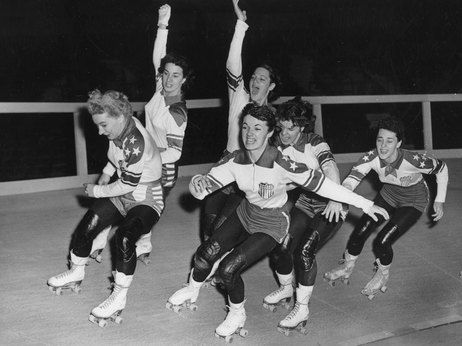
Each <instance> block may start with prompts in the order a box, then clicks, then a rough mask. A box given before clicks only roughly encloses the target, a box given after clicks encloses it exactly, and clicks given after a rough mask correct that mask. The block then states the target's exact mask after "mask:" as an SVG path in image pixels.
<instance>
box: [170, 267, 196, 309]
mask: <svg viewBox="0 0 462 346" xmlns="http://www.w3.org/2000/svg"><path fill="white" fill-rule="evenodd" d="M202 284H203V283H202V282H197V281H194V279H193V270H191V275H190V276H189V284H188V285H187V286H185V287H183V288H180V289H179V290H178V291H176V292H175V293H173V295H172V296H171V297H170V298H168V300H167V304H166V305H165V307H166V308H167V309H169V310H172V311H173V312H176V313H177V314H178V313H180V311H181V310H182V309H183V308H187V309H189V310H191V311H196V310H197V305H196V300H197V297H198V296H199V290H200V288H201V286H202Z"/></svg>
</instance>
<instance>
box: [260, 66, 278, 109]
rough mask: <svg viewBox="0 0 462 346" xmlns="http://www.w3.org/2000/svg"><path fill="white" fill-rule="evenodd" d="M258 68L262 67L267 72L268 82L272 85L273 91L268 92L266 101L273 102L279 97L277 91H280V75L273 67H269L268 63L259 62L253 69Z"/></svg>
mask: <svg viewBox="0 0 462 346" xmlns="http://www.w3.org/2000/svg"><path fill="white" fill-rule="evenodd" d="M259 67H262V68H264V69H265V70H267V71H268V72H269V76H270V82H271V83H274V88H273V90H270V92H269V93H268V101H269V102H273V101H274V100H276V99H277V98H278V97H279V90H280V89H281V85H282V81H281V77H280V74H279V72H278V70H277V69H276V68H275V67H274V66H272V65H270V64H269V63H268V62H265V61H263V62H261V63H260V64H258V65H257V66H256V67H255V69H257V68H259Z"/></svg>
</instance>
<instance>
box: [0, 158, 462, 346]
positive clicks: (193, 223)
mask: <svg viewBox="0 0 462 346" xmlns="http://www.w3.org/2000/svg"><path fill="white" fill-rule="evenodd" d="M446 162H447V163H448V166H449V172H450V184H449V189H448V197H447V201H446V204H445V215H444V218H443V219H442V221H440V223H439V224H438V225H436V226H435V227H433V228H430V227H429V226H428V224H427V222H428V218H427V216H425V215H424V216H423V217H422V218H421V219H420V220H419V222H418V224H416V225H415V226H414V227H413V228H412V229H411V230H410V231H409V232H408V233H407V234H405V235H404V236H403V237H402V238H401V239H400V240H399V241H398V242H397V244H395V246H394V254H395V256H394V261H393V263H392V267H391V270H390V281H389V283H388V291H387V292H386V293H385V294H380V295H378V296H377V297H376V298H375V299H374V300H372V301H369V300H368V299H367V298H366V297H364V296H362V295H361V294H360V291H361V289H362V287H363V286H364V285H365V284H366V283H367V282H368V280H369V279H370V278H371V276H372V263H373V260H374V257H373V254H372V251H371V241H372V239H373V237H371V238H370V239H369V240H368V242H367V243H366V245H365V248H364V251H363V253H362V255H361V257H360V258H359V260H358V262H357V266H356V268H355V272H354V273H353V275H352V277H351V280H350V281H351V284H350V285H348V286H347V285H344V284H340V283H339V284H337V285H336V286H335V287H330V286H329V285H328V284H327V283H326V282H325V281H323V280H322V275H323V273H324V272H325V271H327V270H329V269H331V268H332V267H333V266H336V265H337V261H338V260H339V259H340V257H341V255H342V253H343V251H344V247H345V244H346V241H347V239H348V236H349V234H350V232H351V230H352V220H353V221H354V219H355V218H357V216H358V215H359V212H358V210H357V209H354V208H352V210H351V213H350V216H349V219H348V220H349V221H348V222H346V223H345V224H344V226H343V227H342V228H341V230H340V231H339V232H338V233H337V235H336V236H335V237H334V238H333V239H331V241H330V242H329V243H327V244H326V245H325V246H324V247H323V248H322V249H321V250H320V251H319V252H318V256H317V260H318V277H317V282H316V286H315V290H314V292H313V296H312V299H311V301H310V306H309V308H310V319H309V322H308V325H307V327H308V329H309V333H308V335H302V334H300V333H297V332H294V333H292V334H291V335H290V336H289V337H286V336H284V335H283V334H281V333H279V332H278V331H277V329H276V327H277V324H278V322H279V321H280V320H281V319H282V318H283V317H284V316H285V315H286V314H287V311H286V310H285V309H283V308H279V309H278V310H277V311H276V312H274V313H273V312H270V311H268V310H265V309H263V308H262V304H261V303H262V299H263V297H264V296H265V295H266V294H268V293H269V292H271V291H272V290H274V289H276V288H277V283H276V281H275V279H274V277H273V274H272V272H271V270H270V268H269V261H268V258H263V259H262V260H261V261H260V262H259V263H257V264H256V265H254V266H253V267H251V268H250V269H249V270H247V271H246V272H245V273H244V274H243V277H244V281H245V284H246V298H247V302H246V312H247V322H246V325H245V328H246V329H248V331H249V334H248V336H247V337H246V338H245V339H244V338H241V337H239V336H237V335H236V336H235V338H234V341H233V343H234V344H237V345H241V344H242V345H244V344H245V345H359V344H368V343H369V344H371V345H462V279H461V278H460V277H459V272H460V271H462V227H461V225H462V209H461V205H462V191H461V188H462V159H451V160H446ZM340 168H341V171H342V173H343V176H344V174H345V173H346V172H347V170H348V168H349V165H340ZM188 182H189V179H188V178H181V179H180V180H179V182H178V184H177V186H176V187H175V189H174V190H173V191H172V193H171V195H170V196H169V198H168V201H167V206H166V209H165V212H164V214H163V216H162V218H161V219H160V221H159V223H158V224H157V225H156V226H155V229H154V232H153V237H152V243H153V251H152V253H151V261H152V262H151V263H150V264H149V265H147V266H145V265H144V264H142V263H141V262H138V265H137V268H136V273H135V279H134V281H133V284H132V286H131V287H130V289H129V292H128V301H127V306H126V308H125V310H124V312H123V314H122V317H123V318H124V321H123V323H122V324H121V325H116V324H113V323H109V325H108V326H107V327H106V328H100V327H98V326H97V325H95V324H92V323H90V322H89V321H88V315H89V313H90V311H91V309H92V308H93V307H95V306H96V305H98V304H99V303H101V302H102V301H103V300H104V299H106V297H107V296H108V295H109V293H110V291H109V290H108V289H107V288H108V287H109V279H108V277H109V276H110V275H111V251H109V249H106V251H105V252H104V253H103V262H102V263H101V264H98V263H96V262H94V261H92V262H91V263H90V265H89V266H88V267H86V277H85V280H84V281H83V283H82V292H81V293H80V294H78V295H77V294H74V293H71V292H69V291H67V292H65V293H64V294H63V295H62V296H56V295H53V294H51V293H50V292H49V290H48V288H47V285H46V281H47V279H48V278H49V277H50V276H53V275H56V274H58V273H60V272H62V271H63V270H65V269H66V261H67V254H68V247H69V241H70V237H71V234H72V232H73V230H74V228H75V227H76V225H77V223H78V222H79V220H80V219H81V217H82V216H83V214H84V213H85V210H86V207H85V204H86V203H87V202H88V200H86V199H85V198H84V197H83V189H74V190H63V191H53V192H45V193H36V194H25V195H17V196H8V197H0V220H1V222H0V249H1V251H0V278H1V279H0V299H1V304H0V345H64V344H68V345H223V344H225V342H224V340H219V339H217V338H215V337H214V330H215V328H216V327H217V326H218V324H219V323H221V321H222V320H223V319H224V318H225V316H226V312H225V310H224V308H225V300H224V296H223V295H222V294H221V293H220V292H219V291H218V290H217V289H215V288H213V287H208V288H202V289H201V293H200V296H199V299H198V302H197V304H198V306H199V309H198V311H196V312H191V311H189V310H187V311H185V312H182V313H181V314H180V315H178V314H175V313H174V312H172V311H170V310H167V309H166V308H165V303H166V300H167V298H168V297H169V296H170V295H171V294H172V293H173V292H175V290H177V289H178V288H180V287H182V285H183V283H185V282H186V280H187V276H188V273H189V270H190V263H191V258H192V255H193V253H194V252H195V250H196V248H197V246H198V245H199V244H200V240H199V211H200V202H198V201H195V200H193V199H192V197H190V195H189V193H188V189H187V185H188ZM358 192H360V193H362V194H364V195H365V196H367V197H373V196H374V194H375V193H374V191H373V190H372V189H371V185H369V184H368V183H364V184H362V185H361V186H360V188H359V189H358ZM112 234H113V233H111V236H112Z"/></svg>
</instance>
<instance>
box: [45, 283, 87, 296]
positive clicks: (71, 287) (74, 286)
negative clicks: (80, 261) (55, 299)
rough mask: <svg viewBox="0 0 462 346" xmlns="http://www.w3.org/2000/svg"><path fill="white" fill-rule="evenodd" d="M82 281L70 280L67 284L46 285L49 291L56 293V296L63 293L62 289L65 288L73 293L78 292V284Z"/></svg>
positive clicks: (79, 288) (79, 289)
mask: <svg viewBox="0 0 462 346" xmlns="http://www.w3.org/2000/svg"><path fill="white" fill-rule="evenodd" d="M81 283H82V281H77V282H70V283H68V284H67V285H64V286H60V287H55V286H51V285H48V289H49V290H50V292H51V293H53V294H56V295H57V296H60V295H62V294H63V291H65V290H71V291H72V292H74V293H77V294H79V293H80V291H81V290H82V288H81V287H80V284H81Z"/></svg>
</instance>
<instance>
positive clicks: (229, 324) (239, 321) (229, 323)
mask: <svg viewBox="0 0 462 346" xmlns="http://www.w3.org/2000/svg"><path fill="white" fill-rule="evenodd" d="M244 303H245V301H244V302H242V303H239V304H233V303H231V301H230V302H229V312H228V314H227V315H226V319H225V320H224V321H223V322H222V323H221V324H220V325H219V326H218V327H217V329H215V336H216V337H217V338H220V339H224V340H225V341H226V342H227V343H231V342H233V336H234V334H238V335H239V336H241V337H243V338H245V337H246V336H247V334H248V333H249V332H248V331H247V330H246V329H244V324H245V320H246V315H245V309H244Z"/></svg>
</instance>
